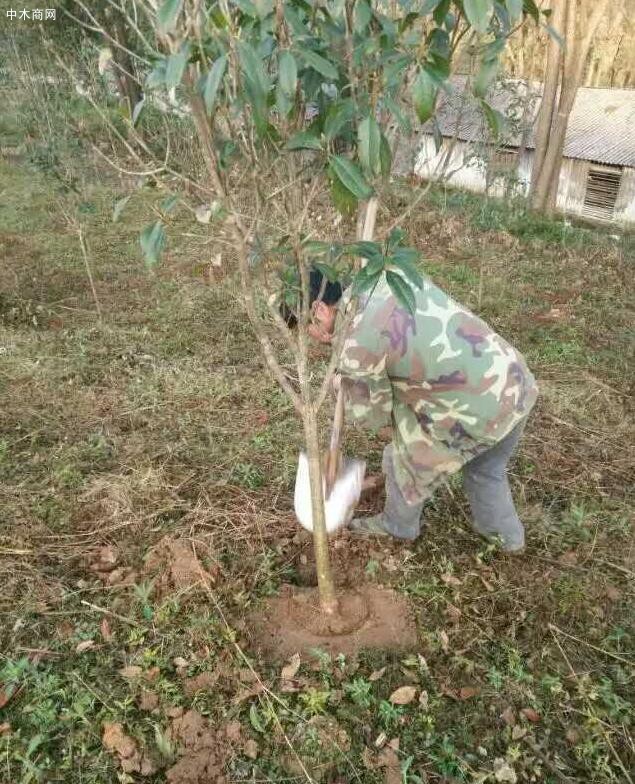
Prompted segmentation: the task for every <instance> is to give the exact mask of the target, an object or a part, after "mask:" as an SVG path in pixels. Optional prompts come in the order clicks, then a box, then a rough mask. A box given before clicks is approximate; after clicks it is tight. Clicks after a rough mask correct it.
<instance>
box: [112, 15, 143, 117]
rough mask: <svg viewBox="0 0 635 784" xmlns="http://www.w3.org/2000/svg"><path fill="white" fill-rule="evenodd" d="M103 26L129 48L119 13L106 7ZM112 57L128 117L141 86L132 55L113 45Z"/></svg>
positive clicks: (122, 44) (139, 93) (139, 97)
mask: <svg viewBox="0 0 635 784" xmlns="http://www.w3.org/2000/svg"><path fill="white" fill-rule="evenodd" d="M105 26H106V27H107V29H108V32H109V33H110V35H111V36H112V37H113V38H114V39H115V41H117V42H118V43H119V44H121V46H122V47H125V48H126V49H129V48H130V47H129V46H128V36H127V35H126V28H125V24H124V20H123V18H122V17H121V15H120V14H119V13H118V12H116V11H114V10H113V9H112V8H107V9H106V25H105ZM106 42H107V39H106ZM112 59H113V61H114V63H115V74H116V77H117V81H118V82H119V89H120V90H121V93H122V95H123V98H124V100H125V101H126V103H127V104H128V111H129V112H130V117H132V112H133V111H134V108H135V106H136V105H137V104H138V103H139V101H140V100H141V87H140V86H139V83H138V82H137V80H136V79H135V72H134V65H133V62H132V57H130V55H129V54H128V52H126V51H124V50H123V49H120V48H119V47H118V46H113V47H112Z"/></svg>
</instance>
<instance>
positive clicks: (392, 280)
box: [386, 270, 417, 316]
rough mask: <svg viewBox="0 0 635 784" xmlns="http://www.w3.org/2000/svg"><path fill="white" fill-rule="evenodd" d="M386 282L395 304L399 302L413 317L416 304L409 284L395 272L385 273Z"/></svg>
mask: <svg viewBox="0 0 635 784" xmlns="http://www.w3.org/2000/svg"><path fill="white" fill-rule="evenodd" d="M386 281H387V283H388V285H389V286H390V290H391V291H392V293H393V294H394V296H395V299H396V300H397V302H399V304H400V305H402V306H403V307H404V308H405V309H406V310H407V311H408V313H410V315H411V316H414V314H415V310H416V308H417V303H416V300H415V295H414V293H413V291H412V288H411V287H410V284H409V283H407V282H406V281H405V280H404V279H403V278H402V277H401V275H399V274H398V273H396V272H391V271H390V270H388V272H386Z"/></svg>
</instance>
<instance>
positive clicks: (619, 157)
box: [423, 76, 635, 167]
mask: <svg viewBox="0 0 635 784" xmlns="http://www.w3.org/2000/svg"><path fill="white" fill-rule="evenodd" d="M541 94H542V85H541V84H536V83H527V82H521V81H518V80H508V81H507V82H504V83H503V85H502V86H500V87H499V88H498V89H497V90H496V91H495V92H492V93H491V94H490V95H489V97H488V102H489V103H490V104H491V105H492V106H493V107H494V108H495V109H498V110H499V111H501V112H503V114H511V116H512V117H513V118H514V119H513V120H512V122H511V123H510V126H511V127H510V130H509V131H508V132H507V136H506V138H504V139H503V142H504V143H505V144H508V145H510V146H519V145H520V143H521V139H522V137H523V136H525V139H526V142H525V143H526V145H527V146H528V147H533V146H534V139H533V137H534V124H535V120H536V116H537V114H538V108H539V105H540V97H541ZM519 95H520V96H523V95H527V96H528V98H529V103H528V106H529V108H528V110H527V111H526V112H525V113H524V115H523V107H522V104H523V103H524V101H523V100H522V98H521V99H520V100H519ZM437 121H438V123H439V128H440V129H441V133H442V134H443V135H444V136H450V137H452V136H454V135H455V134H456V136H457V138H459V139H462V140H463V141H468V142H483V141H486V140H487V139H488V131H487V124H486V122H485V119H484V117H483V114H482V112H481V111H480V109H479V106H478V102H477V101H476V100H475V98H474V97H473V96H472V95H471V93H470V91H469V90H466V77H464V76H459V77H455V78H454V79H453V80H452V84H451V87H450V91H449V92H448V93H444V94H443V96H442V98H441V100H440V103H439V109H438V112H437ZM423 130H424V131H426V132H430V131H431V130H432V124H431V123H426V125H424V126H423ZM564 155H565V157H567V158H581V159H583V160H588V161H597V162H599V163H605V164H609V165H610V164H613V165H619V166H633V167H635V90H627V89H604V88H597V87H580V88H579V89H578V93H577V96H576V100H575V104H574V106H573V110H572V112H571V116H570V117H569V127H568V128H567V136H566V140H565V146H564Z"/></svg>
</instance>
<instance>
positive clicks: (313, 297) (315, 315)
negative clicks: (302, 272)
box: [283, 269, 342, 343]
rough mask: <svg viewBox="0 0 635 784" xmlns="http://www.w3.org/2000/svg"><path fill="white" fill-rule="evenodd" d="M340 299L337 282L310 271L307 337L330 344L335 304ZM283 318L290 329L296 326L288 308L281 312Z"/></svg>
mask: <svg viewBox="0 0 635 784" xmlns="http://www.w3.org/2000/svg"><path fill="white" fill-rule="evenodd" d="M341 297H342V286H341V284H340V283H338V282H337V281H335V282H332V281H330V280H328V279H327V278H326V277H325V276H324V275H323V274H322V273H321V272H320V270H318V269H312V270H311V276H310V281H309V307H310V308H311V316H312V323H311V324H309V335H310V336H311V337H312V338H313V339H314V340H318V341H320V343H330V341H331V337H332V335H333V330H334V328H335V317H336V315H337V303H338V302H339V301H340V299H341ZM283 318H284V319H285V320H286V322H287V324H288V325H289V326H290V327H294V326H295V325H296V324H297V318H296V315H295V313H294V312H293V311H291V310H289V309H288V308H284V310H283Z"/></svg>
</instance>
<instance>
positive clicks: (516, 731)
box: [512, 724, 527, 740]
mask: <svg viewBox="0 0 635 784" xmlns="http://www.w3.org/2000/svg"><path fill="white" fill-rule="evenodd" d="M526 734H527V727H522V726H521V725H520V724H516V725H515V726H514V727H512V740H520V739H521V738H524V737H525V735H526Z"/></svg>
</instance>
